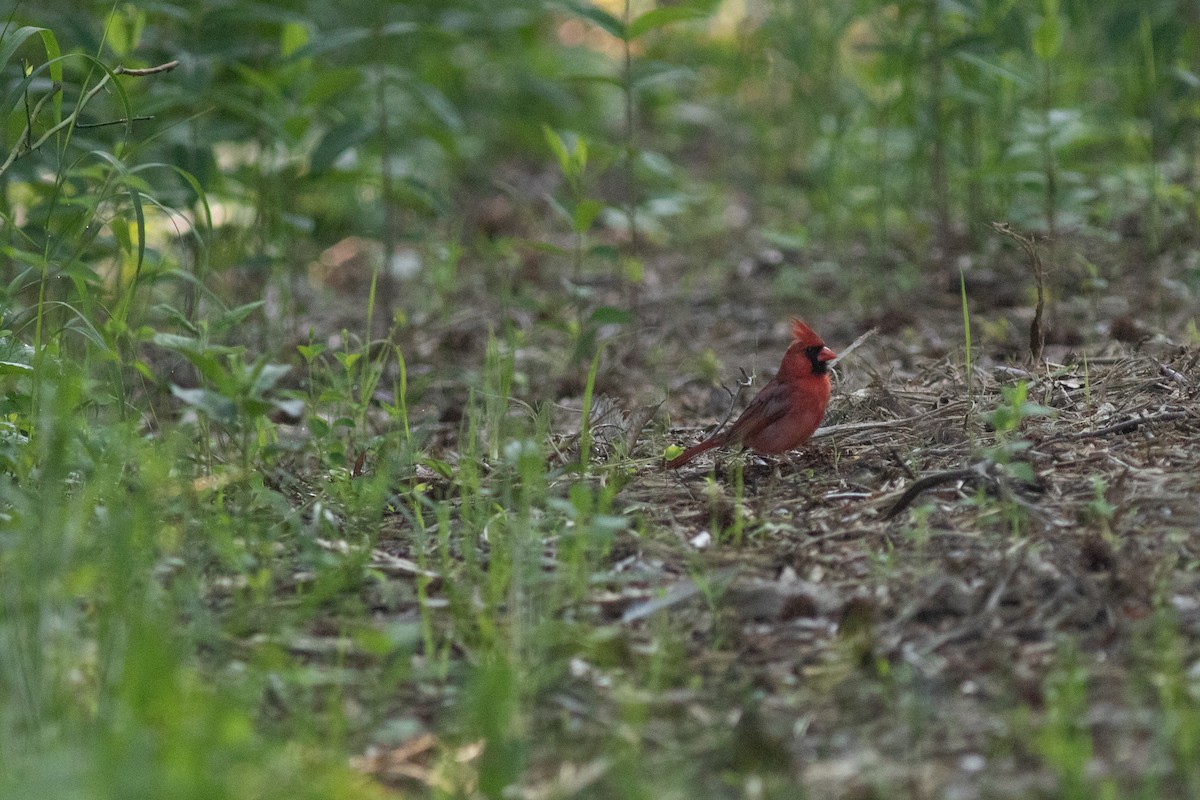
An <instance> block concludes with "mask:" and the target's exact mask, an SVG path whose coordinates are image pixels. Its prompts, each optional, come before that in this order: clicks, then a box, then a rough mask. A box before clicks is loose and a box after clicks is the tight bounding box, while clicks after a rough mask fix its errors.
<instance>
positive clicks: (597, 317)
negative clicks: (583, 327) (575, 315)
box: [591, 306, 633, 325]
mask: <svg viewBox="0 0 1200 800" xmlns="http://www.w3.org/2000/svg"><path fill="white" fill-rule="evenodd" d="M591 320H592V322H595V323H597V324H599V325H628V324H629V323H630V322H632V321H633V315H632V314H630V313H629V312H628V311H626V310H625V309H623V308H617V307H615V306H600V307H599V308H597V309H596V310H595V311H593V312H592V316H591Z"/></svg>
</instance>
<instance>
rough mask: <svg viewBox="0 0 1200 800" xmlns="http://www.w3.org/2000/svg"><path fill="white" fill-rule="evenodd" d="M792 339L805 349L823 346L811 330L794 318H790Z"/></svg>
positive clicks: (819, 338)
mask: <svg viewBox="0 0 1200 800" xmlns="http://www.w3.org/2000/svg"><path fill="white" fill-rule="evenodd" d="M792 337H793V338H794V339H795V340H796V341H797V342H799V343H800V344H802V345H804V346H805V347H812V346H813V345H824V344H825V342H823V341H821V337H820V336H817V335H816V334H815V333H813V329H812V328H810V327H808V326H807V325H805V324H804V323H803V322H801V321H800V320H798V319H796V318H795V317H793V318H792Z"/></svg>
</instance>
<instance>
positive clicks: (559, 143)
mask: <svg viewBox="0 0 1200 800" xmlns="http://www.w3.org/2000/svg"><path fill="white" fill-rule="evenodd" d="M542 134H543V135H544V136H545V137H546V144H548V145H550V149H551V150H552V151H553V152H554V157H555V158H556V159H557V160H558V168H559V169H560V170H562V172H563V174H564V175H565V174H566V173H567V170H569V169H570V168H571V153H570V151H568V150H567V143H566V142H564V141H563V138H562V136H560V135H559V133H558V131H556V130H554V129H553V128H551V127H550V126H549V125H545V124H543V125H542Z"/></svg>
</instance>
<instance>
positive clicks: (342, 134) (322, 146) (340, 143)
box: [309, 119, 371, 175]
mask: <svg viewBox="0 0 1200 800" xmlns="http://www.w3.org/2000/svg"><path fill="white" fill-rule="evenodd" d="M370 134H371V130H370V129H369V128H368V127H367V126H366V124H364V123H363V121H362V120H361V119H351V120H347V121H346V122H343V123H342V124H340V125H335V126H334V127H333V128H330V129H329V130H328V131H327V132H326V133H325V135H324V136H323V137H321V141H320V142H318V143H317V146H316V147H315V148H313V152H312V156H311V157H310V158H309V170H310V171H311V173H312V174H313V175H320V174H321V173H323V172H326V171H327V170H328V169H329V168H330V167H332V166H333V165H334V163H335V162H336V161H337V160H338V159H339V158H340V157H341V155H342V153H344V152H346V151H347V150H349V149H350V148H351V147H354V146H355V145H358V144H361V143H362V142H363V141H364V140H366V138H367V137H368V136H369V135H370Z"/></svg>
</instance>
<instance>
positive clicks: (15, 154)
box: [0, 61, 179, 176]
mask: <svg viewBox="0 0 1200 800" xmlns="http://www.w3.org/2000/svg"><path fill="white" fill-rule="evenodd" d="M177 66H179V62H178V61H168V62H167V63H166V64H159V65H158V66H157V67H146V68H145V69H126V68H125V67H122V66H117V68H116V69H114V70H113V71H112V72H111V73H108V72H106V73H105V74H104V77H103V78H101V79H100V80H99V81H97V82H96V85H95V86H93V87H92V88H91V89H89V90H88V92H87V94H85V95H84V96H83V97H82V98H80V100H79V102H78V103H77V104H76V105H75V110H74V111H72V112H71V113H70V114H68V115H67V116H65V117H63V119H62V121H61V122H59V123H58V124H57V125H55V126H53V127H52V128H50V130H48V131H46V132H45V133H43V134H42V136H41V138H39V139H38V140H37V141H36V142H34V141H31V140H32V138H33V123H34V122H35V121H36V120H37V117H38V114H39V113H40V112H41V110H42V107H43V106H44V105H45V104H46V101H47V100H49V99H50V98H51V97H53V96H54V95H56V94H57V93H58V92H60V91H62V85H61V84H58V83H55V84H54V86H53V87H52V88H51V90H50V91H49V92H47V93H46V94H45V95H43V96H42V98H41V99H40V100H38V102H37V104H36V105H35V106H34V107H33V111H32V113H30V114H28V119H27V121H26V123H25V130H23V131H21V135H20V136H19V137H17V144H16V146H14V147H13V149H12V151H11V152H10V153H9V154H8V157H7V158H6V159H5V160H4V163H3V164H0V176H2V175H4V173H6V172H8V168H9V167H11V166H12V165H13V162H14V161H16V160H17V159H18V158H20V157H21V156H27V155H29V154H30V153H32V152H33V151H34V150H37V149H38V148H39V147H41V146H42V145H44V144H45V143H46V142H48V141H49V140H50V138H51V137H52V136H54V134H56V133H58V132H59V131H61V130H66V129H70V128H78V127H82V126H81V125H80V124H79V115H80V114H81V113H83V109H84V108H86V107H87V104H88V103H90V102H91V101H92V98H94V97H95V96H96V95H97V94H99V93H100V91H101V90H102V89H103V88H104V87H105V86H107V85H108V81H109V80H110V79H111V78H112V76H113V75H128V76H130V77H131V78H143V77H146V76H147V75H157V74H159V73H160V72H170V71H171V70H173V69H175V68H176V67H177ZM108 124H114V123H107V122H102V123H92V127H96V126H98V125H108Z"/></svg>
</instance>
